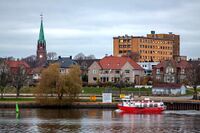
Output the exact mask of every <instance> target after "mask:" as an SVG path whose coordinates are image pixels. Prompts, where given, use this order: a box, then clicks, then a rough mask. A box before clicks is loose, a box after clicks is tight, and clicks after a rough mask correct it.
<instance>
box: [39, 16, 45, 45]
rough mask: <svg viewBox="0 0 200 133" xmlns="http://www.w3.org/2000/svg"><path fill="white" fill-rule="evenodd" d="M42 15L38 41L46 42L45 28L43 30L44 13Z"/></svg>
mask: <svg viewBox="0 0 200 133" xmlns="http://www.w3.org/2000/svg"><path fill="white" fill-rule="evenodd" d="M40 17H41V24H40V34H39V39H38V42H41V43H44V42H45V38H44V30H43V15H42V14H41V15H40Z"/></svg>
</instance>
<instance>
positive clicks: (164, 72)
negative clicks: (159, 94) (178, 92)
mask: <svg viewBox="0 0 200 133" xmlns="http://www.w3.org/2000/svg"><path fill="white" fill-rule="evenodd" d="M188 68H190V64H189V63H188V62H187V61H185V60H181V61H175V60H166V61H162V62H161V63H159V64H158V65H156V66H155V67H154V69H153V79H154V83H184V82H186V80H187V79H186V78H187V77H186V76H187V75H186V71H187V69H188Z"/></svg>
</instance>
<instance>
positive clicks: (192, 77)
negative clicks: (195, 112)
mask: <svg viewBox="0 0 200 133" xmlns="http://www.w3.org/2000/svg"><path fill="white" fill-rule="evenodd" d="M191 64H192V65H191V66H190V68H189V69H188V70H186V75H187V82H188V85H190V86H193V88H194V94H193V99H197V86H198V85H199V84H200V62H198V61H194V62H192V63H191Z"/></svg>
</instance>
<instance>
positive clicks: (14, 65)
mask: <svg viewBox="0 0 200 133" xmlns="http://www.w3.org/2000/svg"><path fill="white" fill-rule="evenodd" d="M6 63H7V64H8V66H9V67H10V69H11V71H12V73H16V72H17V69H18V68H19V67H20V66H24V67H25V69H26V71H27V72H28V74H32V70H31V68H30V66H29V65H28V64H27V63H26V62H25V61H11V60H8V61H6Z"/></svg>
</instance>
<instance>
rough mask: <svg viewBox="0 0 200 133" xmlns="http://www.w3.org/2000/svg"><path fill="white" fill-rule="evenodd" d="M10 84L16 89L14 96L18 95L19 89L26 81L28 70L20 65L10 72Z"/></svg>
mask: <svg viewBox="0 0 200 133" xmlns="http://www.w3.org/2000/svg"><path fill="white" fill-rule="evenodd" d="M12 79H13V80H12V85H13V86H14V87H15V88H16V89H17V91H16V96H17V97H19V91H20V89H21V88H22V87H23V86H24V85H26V84H27V83H28V80H29V78H28V71H27V69H26V68H25V67H24V66H23V65H21V66H19V67H18V68H17V70H16V71H14V72H12Z"/></svg>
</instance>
